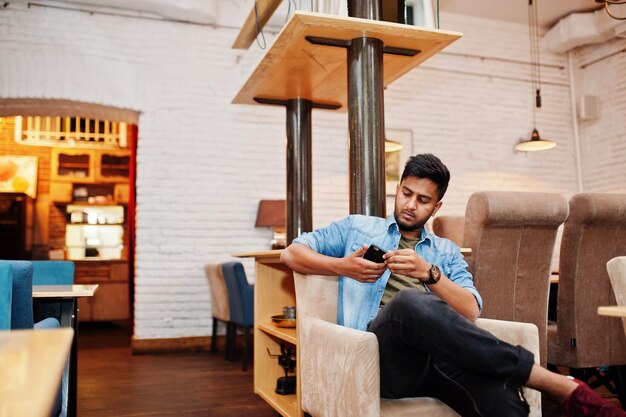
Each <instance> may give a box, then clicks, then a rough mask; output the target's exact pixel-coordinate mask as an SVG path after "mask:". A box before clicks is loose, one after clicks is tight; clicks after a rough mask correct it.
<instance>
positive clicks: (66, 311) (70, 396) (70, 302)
mask: <svg viewBox="0 0 626 417" xmlns="http://www.w3.org/2000/svg"><path fill="white" fill-rule="evenodd" d="M61 326H63V327H71V328H72V329H73V330H74V338H73V339H72V348H71V350H70V375H69V383H68V385H69V387H68V393H67V415H68V417H76V414H77V410H76V408H77V407H76V405H77V381H78V372H77V370H78V303H77V302H76V299H75V298H69V299H63V300H62V301H61Z"/></svg>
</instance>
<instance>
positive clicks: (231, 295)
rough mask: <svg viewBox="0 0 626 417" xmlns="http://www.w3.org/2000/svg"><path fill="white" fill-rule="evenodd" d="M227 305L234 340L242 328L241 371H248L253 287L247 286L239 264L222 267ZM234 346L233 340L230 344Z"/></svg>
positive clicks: (232, 263) (252, 315) (252, 324)
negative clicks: (238, 330)
mask: <svg viewBox="0 0 626 417" xmlns="http://www.w3.org/2000/svg"><path fill="white" fill-rule="evenodd" d="M222 272H223V273H224V280H225V281H226V289H227V291H228V304H229V305H230V322H231V323H232V325H234V326H235V328H234V329H233V331H231V332H230V335H231V337H232V338H233V339H234V338H235V337H236V334H237V327H236V326H241V327H242V328H243V370H244V371H245V370H246V369H248V357H249V356H250V355H249V353H250V340H249V339H250V329H251V328H252V327H253V326H254V286H253V285H250V284H248V280H247V279H246V272H245V271H244V269H243V265H242V264H241V262H226V263H225V264H223V265H222ZM231 346H234V340H233V341H232V343H231Z"/></svg>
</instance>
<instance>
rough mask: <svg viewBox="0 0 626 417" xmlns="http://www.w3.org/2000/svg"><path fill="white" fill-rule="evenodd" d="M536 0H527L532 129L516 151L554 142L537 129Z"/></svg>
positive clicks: (541, 147) (547, 146)
mask: <svg viewBox="0 0 626 417" xmlns="http://www.w3.org/2000/svg"><path fill="white" fill-rule="evenodd" d="M537 1H538V0H528V31H529V34H530V36H529V40H530V84H531V89H532V94H533V95H534V97H535V104H534V105H533V131H532V133H531V135H530V140H527V141H523V142H520V143H518V144H517V145H515V149H516V150H518V151H524V152H530V151H543V150H546V149H552V148H554V147H555V146H556V143H555V142H553V141H551V140H545V139H541V136H540V135H539V131H538V130H537V109H538V108H540V107H541V57H540V53H539V19H538V13H537Z"/></svg>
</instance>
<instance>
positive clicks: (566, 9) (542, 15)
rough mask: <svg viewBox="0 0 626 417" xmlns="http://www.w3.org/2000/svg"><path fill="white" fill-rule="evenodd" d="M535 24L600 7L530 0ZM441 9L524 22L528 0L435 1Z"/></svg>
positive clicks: (588, 0) (582, 1)
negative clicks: (535, 18) (537, 21)
mask: <svg viewBox="0 0 626 417" xmlns="http://www.w3.org/2000/svg"><path fill="white" fill-rule="evenodd" d="M534 1H535V2H536V4H537V17H538V20H539V25H540V26H542V27H545V28H550V27H552V26H554V24H556V22H558V21H559V19H561V18H563V17H565V16H567V15H568V14H570V13H574V12H587V11H590V10H596V9H599V8H601V7H602V5H601V4H599V3H596V2H595V0H534ZM439 7H440V9H441V10H442V11H449V12H454V13H459V14H467V15H471V16H479V17H485V18H488V19H497V20H505V21H509V22H516V23H528V0H439Z"/></svg>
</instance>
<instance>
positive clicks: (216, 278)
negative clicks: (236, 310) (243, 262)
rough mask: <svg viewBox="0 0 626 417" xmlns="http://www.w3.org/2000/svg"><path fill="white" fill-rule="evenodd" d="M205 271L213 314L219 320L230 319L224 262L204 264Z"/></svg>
mask: <svg viewBox="0 0 626 417" xmlns="http://www.w3.org/2000/svg"><path fill="white" fill-rule="evenodd" d="M204 273H205V275H206V277H207V280H208V281H209V290H210V291H211V316H213V317H214V318H216V319H218V320H222V321H230V310H229V309H230V306H229V304H228V290H227V289H226V281H225V280H224V274H223V272H222V264H207V265H204Z"/></svg>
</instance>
